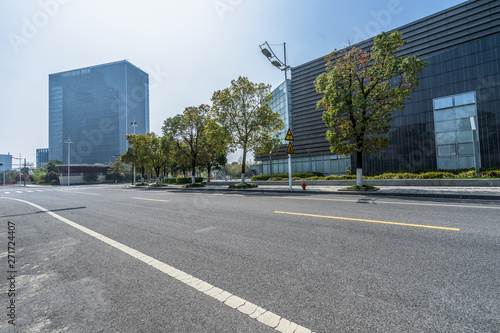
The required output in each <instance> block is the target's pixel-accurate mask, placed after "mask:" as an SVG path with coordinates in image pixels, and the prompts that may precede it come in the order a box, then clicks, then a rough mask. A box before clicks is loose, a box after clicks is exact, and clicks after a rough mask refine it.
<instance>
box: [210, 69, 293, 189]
mask: <svg viewBox="0 0 500 333" xmlns="http://www.w3.org/2000/svg"><path fill="white" fill-rule="evenodd" d="M271 101H272V94H271V86H270V85H266V84H263V83H253V82H250V81H249V80H248V78H246V77H241V76H240V77H239V78H238V79H237V80H232V81H231V86H230V87H229V88H225V89H223V90H218V91H216V92H214V94H213V96H212V102H213V105H212V109H211V111H210V116H211V118H213V119H214V120H215V122H216V123H217V124H218V125H219V126H221V127H222V128H225V129H227V130H228V132H229V133H230V137H231V142H230V146H231V147H232V148H240V149H242V150H243V159H242V165H241V173H240V174H244V173H245V172H246V154H247V152H248V151H252V150H253V151H255V150H258V149H259V148H261V147H262V146H263V139H265V138H267V137H271V136H272V134H273V133H275V132H279V131H281V130H282V129H283V128H284V126H285V124H284V122H283V120H281V118H280V115H279V113H277V112H273V111H272V110H271V107H270V106H269V104H270V102H271ZM243 181H244V179H242V182H243Z"/></svg>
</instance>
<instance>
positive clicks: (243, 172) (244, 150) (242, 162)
mask: <svg viewBox="0 0 500 333" xmlns="http://www.w3.org/2000/svg"><path fill="white" fill-rule="evenodd" d="M246 158H247V151H246V149H243V160H242V161H241V183H244V182H245V166H246V165H245V163H246V161H245V159H246Z"/></svg>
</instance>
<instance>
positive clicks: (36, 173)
mask: <svg viewBox="0 0 500 333" xmlns="http://www.w3.org/2000/svg"><path fill="white" fill-rule="evenodd" d="M46 173H47V172H46V171H45V170H44V169H42V168H36V169H33V171H32V173H31V175H32V176H33V181H34V182H35V183H38V182H39V181H40V180H42V179H43V177H44V176H45V174H46Z"/></svg>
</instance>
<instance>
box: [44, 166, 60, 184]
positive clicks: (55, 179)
mask: <svg viewBox="0 0 500 333" xmlns="http://www.w3.org/2000/svg"><path fill="white" fill-rule="evenodd" d="M49 163H50V162H49ZM43 180H44V181H45V183H48V184H54V183H55V184H59V174H58V173H57V172H54V171H49V172H47V173H46V174H45V176H44V177H43Z"/></svg>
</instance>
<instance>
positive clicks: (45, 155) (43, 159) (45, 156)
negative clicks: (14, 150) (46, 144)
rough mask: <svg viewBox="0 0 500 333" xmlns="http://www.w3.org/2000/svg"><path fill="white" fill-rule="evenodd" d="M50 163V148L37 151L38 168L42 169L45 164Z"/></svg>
mask: <svg viewBox="0 0 500 333" xmlns="http://www.w3.org/2000/svg"><path fill="white" fill-rule="evenodd" d="M48 161H49V148H40V149H37V150H36V167H37V168H41V167H42V165H43V164H44V163H47V162H48Z"/></svg>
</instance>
